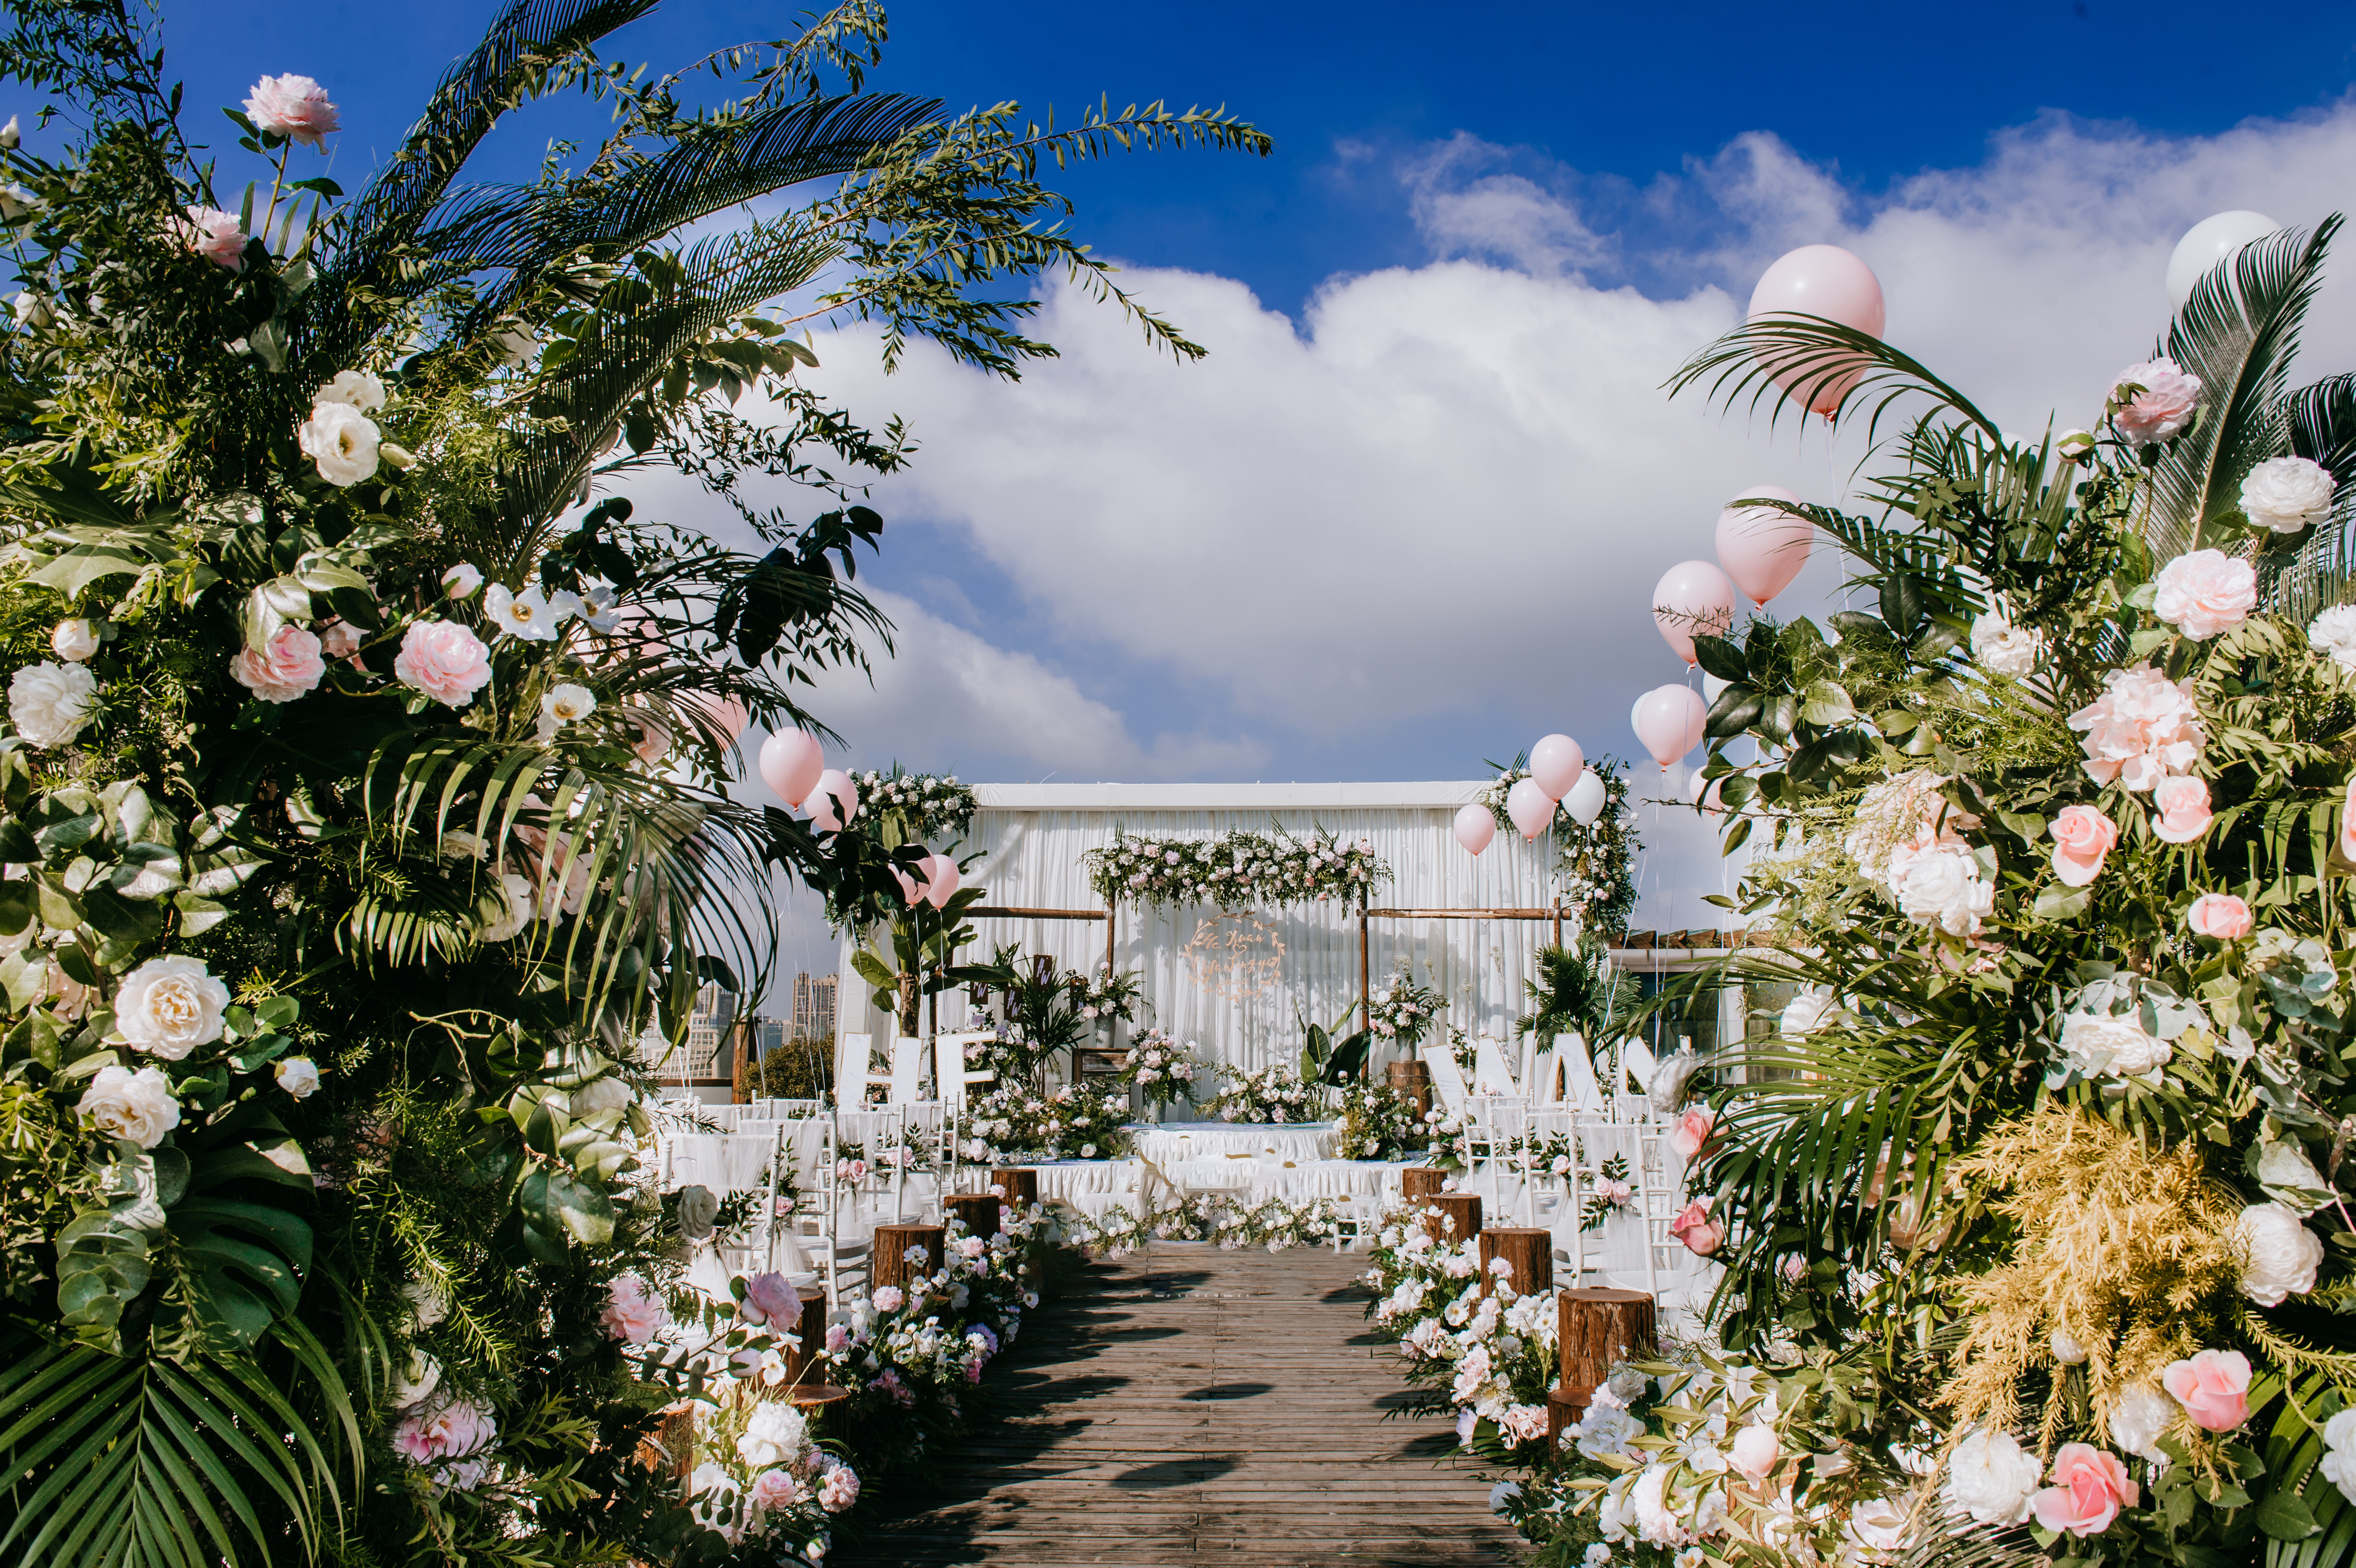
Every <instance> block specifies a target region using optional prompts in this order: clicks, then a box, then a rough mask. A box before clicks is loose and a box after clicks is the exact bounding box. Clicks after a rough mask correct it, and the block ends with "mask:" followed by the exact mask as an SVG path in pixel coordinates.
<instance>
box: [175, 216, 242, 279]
mask: <svg viewBox="0 0 2356 1568" xmlns="http://www.w3.org/2000/svg"><path fill="white" fill-rule="evenodd" d="M179 236H180V243H181V244H183V245H186V246H187V248H188V249H189V250H191V251H195V252H196V253H197V254H198V255H199V256H202V257H203V258H204V259H205V260H206V261H210V262H212V263H213V264H214V265H216V266H221V267H226V268H228V269H229V270H230V272H243V271H244V270H245V242H246V240H248V239H249V238H250V236H249V235H247V233H246V232H245V230H244V229H240V228H239V227H238V226H237V219H236V217H235V216H234V215H233V214H230V213H227V212H223V211H221V210H220V208H213V207H192V208H188V215H187V217H186V218H185V219H181V220H180V224H179Z"/></svg>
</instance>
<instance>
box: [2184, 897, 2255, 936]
mask: <svg viewBox="0 0 2356 1568" xmlns="http://www.w3.org/2000/svg"><path fill="white" fill-rule="evenodd" d="M2184 923H2185V924H2186V925H2187V926H2188V927H2190V929H2191V932H2192V934H2193V935H2195V936H2213V937H2216V938H2218V939H2219V940H2221V941H2224V942H2239V941H2240V940H2241V939H2242V938H2244V937H2245V936H2247V935H2249V934H2250V924H2251V922H2250V906H2249V905H2248V904H2245V903H2244V902H2243V901H2241V900H2240V899H2237V898H2235V897H2234V896H2233V894H2231V893H2202V894H2201V896H2200V897H2199V898H2197V899H2194V900H2193V901H2192V907H2191V908H2190V909H2189V910H2186V911H2185V912H2184Z"/></svg>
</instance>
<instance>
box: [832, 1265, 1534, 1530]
mask: <svg viewBox="0 0 2356 1568" xmlns="http://www.w3.org/2000/svg"><path fill="white" fill-rule="evenodd" d="M1363 1266H1364V1265H1363V1264H1362V1263H1361V1262H1360V1261H1359V1260H1358V1259H1357V1258H1356V1257H1355V1256H1353V1255H1352V1254H1350V1253H1333V1252H1330V1251H1327V1250H1325V1249H1323V1248H1310V1247H1300V1248H1294V1249H1292V1250H1290V1251H1287V1252H1283V1253H1268V1252H1265V1251H1258V1252H1235V1253H1222V1252H1218V1251H1215V1250H1211V1249H1205V1248H1175V1247H1169V1246H1166V1245H1165V1246H1162V1247H1160V1248H1157V1249H1155V1251H1154V1252H1153V1253H1151V1255H1150V1256H1145V1257H1134V1256H1133V1257H1130V1258H1127V1259H1124V1260H1122V1261H1121V1262H1120V1263H1118V1264H1096V1265H1093V1266H1092V1267H1091V1268H1090V1269H1089V1270H1088V1272H1087V1276H1086V1278H1085V1280H1084V1282H1083V1283H1082V1284H1081V1285H1079V1287H1078V1288H1077V1289H1076V1291H1075V1292H1074V1293H1073V1294H1071V1295H1069V1296H1066V1297H1065V1299H1064V1300H1062V1301H1061V1302H1058V1303H1053V1304H1050V1305H1049V1306H1048V1307H1045V1308H1044V1309H1043V1310H1042V1311H1041V1312H1040V1313H1038V1314H1037V1315H1035V1317H1034V1318H1033V1321H1032V1322H1031V1323H1029V1324H1027V1325H1026V1326H1025V1327H1024V1330H1023V1336H1022V1338H1021V1339H1018V1340H1017V1341H1016V1342H1015V1346H1014V1348H1013V1349H1011V1350H1010V1351H1009V1352H1008V1353H1007V1355H1006V1356H1005V1357H1004V1358H1003V1359H1002V1360H1001V1361H1000V1362H999V1364H997V1365H996V1366H993V1367H992V1368H991V1374H990V1381H991V1384H992V1385H993V1386H995V1387H996V1388H997V1389H998V1390H999V1392H1000V1397H1001V1401H1002V1404H1001V1409H1002V1410H1003V1411H1004V1419H1003V1420H1001V1421H1000V1422H998V1423H995V1424H991V1425H990V1426H987V1427H985V1428H984V1429H983V1430H982V1431H980V1433H978V1434H977V1435H975V1437H974V1439H973V1440H972V1441H970V1442H969V1443H967V1444H965V1445H961V1446H958V1447H957V1448H955V1449H953V1450H951V1451H950V1452H948V1453H946V1454H944V1455H942V1456H940V1459H939V1461H938V1463H937V1465H935V1466H934V1467H932V1468H931V1470H930V1471H929V1472H928V1478H929V1479H930V1480H932V1481H933V1482H934V1483H935V1484H936V1485H937V1488H938V1490H937V1492H935V1493H934V1494H933V1495H931V1496H929V1497H926V1496H913V1497H910V1496H907V1495H906V1493H905V1489H904V1491H903V1496H904V1497H905V1499H906V1500H905V1504H904V1507H905V1509H906V1511H905V1512H903V1513H900V1514H899V1515H897V1516H896V1517H890V1518H886V1519H884V1520H881V1521H879V1522H876V1523H873V1524H871V1525H869V1526H868V1527H867V1528H866V1529H865V1530H864V1531H862V1538H861V1539H856V1540H854V1539H851V1537H850V1536H849V1533H848V1532H844V1534H843V1535H842V1536H841V1537H840V1538H839V1539H838V1541H837V1545H836V1551H835V1554H834V1556H833V1557H832V1558H831V1559H830V1561H831V1562H833V1563H837V1564H841V1565H843V1568H850V1565H852V1564H860V1565H870V1568H883V1565H885V1564H903V1563H905V1564H917V1565H923V1564H948V1563H1024V1564H1031V1563H1039V1564H1049V1563H1119V1564H1122V1565H1124V1568H1157V1565H1160V1564H1165V1563H1166V1564H1180V1563H1185V1564H1195V1563H1206V1562H1215V1563H1222V1564H1231V1565H1233V1568H1323V1565H1326V1564H1344V1563H1346V1564H1352V1565H1355V1568H1368V1565H1376V1564H1398V1565H1400V1568H1408V1565H1413V1568H1453V1565H1468V1568H1469V1565H1472V1564H1484V1565H1489V1564H1499V1563H1515V1562H1518V1561H1521V1560H1522V1559H1523V1558H1524V1557H1525V1555H1526V1548H1525V1546H1524V1544H1523V1542H1522V1541H1521V1539H1520V1538H1519V1537H1518V1536H1517V1535H1515V1533H1514V1531H1513V1530H1512V1528H1511V1527H1510V1526H1508V1525H1506V1524H1505V1523H1504V1522H1503V1521H1502V1520H1497V1519H1495V1518H1494V1517H1493V1516H1492V1515H1491V1514H1490V1512H1489V1508H1488V1488H1487V1484H1486V1483H1485V1482H1484V1481H1483V1480H1482V1479H1480V1478H1479V1477H1478V1476H1477V1475H1476V1474H1475V1473H1474V1471H1473V1470H1472V1467H1469V1466H1466V1465H1464V1464H1462V1462H1460V1461H1458V1460H1456V1459H1454V1458H1451V1453H1452V1451H1453V1449H1454V1447H1455V1442H1456V1435H1455V1432H1454V1430H1453V1429H1452V1428H1451V1427H1450V1426H1447V1425H1444V1424H1441V1423H1440V1421H1439V1420H1438V1419H1437V1418H1436V1417H1425V1418H1421V1419H1415V1420H1409V1419H1393V1420H1388V1421H1386V1420H1385V1419H1383V1417H1384V1413H1385V1412H1387V1411H1388V1410H1390V1409H1392V1408H1394V1407H1395V1406H1397V1405H1398V1403H1399V1402H1400V1394H1401V1389H1402V1386H1403V1385H1402V1384H1401V1383H1400V1381H1399V1379H1398V1372H1397V1370H1396V1368H1395V1366H1394V1364H1393V1362H1392V1360H1391V1356H1390V1352H1389V1350H1388V1349H1387V1348H1384V1347H1379V1346H1376V1344H1375V1341H1374V1340H1373V1339H1371V1338H1370V1337H1369V1336H1368V1335H1367V1334H1366V1332H1365V1327H1366V1325H1365V1320H1364V1318H1363V1317H1361V1313H1362V1312H1363V1310H1364V1306H1365V1293H1364V1291H1363V1290H1362V1289H1360V1288H1359V1287H1358V1285H1356V1283H1355V1281H1356V1276H1357V1275H1358V1273H1359V1272H1360V1270H1361V1269H1362V1268H1363ZM896 1484H897V1485H898V1486H899V1487H901V1488H906V1486H907V1482H906V1481H905V1479H903V1480H901V1481H899V1482H898V1483H896Z"/></svg>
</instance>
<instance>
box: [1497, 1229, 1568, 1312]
mask: <svg viewBox="0 0 2356 1568" xmlns="http://www.w3.org/2000/svg"><path fill="white" fill-rule="evenodd" d="M1496 1258H1504V1259H1505V1261H1506V1262H1507V1263H1508V1264H1512V1265H1513V1270H1514V1272H1513V1273H1512V1274H1509V1275H1506V1276H1505V1277H1506V1279H1507V1280H1508V1281H1510V1282H1511V1283H1512V1285H1513V1287H1514V1294H1515V1295H1516V1296H1537V1295H1541V1294H1543V1293H1544V1292H1547V1291H1549V1290H1552V1289H1553V1288H1554V1232H1551V1231H1539V1230H1529V1229H1526V1228H1524V1227H1522V1226H1519V1225H1493V1226H1491V1227H1490V1228H1489V1229H1487V1230H1485V1231H1483V1232H1481V1294H1482V1295H1483V1296H1486V1295H1488V1294H1489V1284H1490V1282H1491V1281H1492V1280H1494V1279H1495V1278H1496V1277H1497V1276H1496V1275H1494V1274H1491V1273H1490V1272H1489V1264H1490V1263H1491V1261H1492V1260H1494V1259H1496Z"/></svg>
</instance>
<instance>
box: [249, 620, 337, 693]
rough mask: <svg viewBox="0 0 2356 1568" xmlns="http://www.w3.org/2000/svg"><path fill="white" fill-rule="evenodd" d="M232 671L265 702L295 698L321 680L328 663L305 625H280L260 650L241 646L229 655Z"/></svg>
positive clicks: (316, 639)
mask: <svg viewBox="0 0 2356 1568" xmlns="http://www.w3.org/2000/svg"><path fill="white" fill-rule="evenodd" d="M229 673H230V675H231V676H233V677H235V678H236V680H237V683H238V684H239V685H240V686H242V687H244V688H246V689H247V690H249V691H251V692H252V693H253V695H254V696H256V697H258V698H260V699H262V701H264V702H292V701H294V700H295V699H296V698H298V697H300V696H302V695H303V694H304V693H305V692H307V691H309V690H310V689H311V688H314V687H316V686H317V685H318V684H319V680H320V677H323V676H325V675H326V674H327V666H326V665H325V664H323V663H321V662H320V659H319V639H318V638H317V637H316V635H313V634H312V632H311V631H310V630H309V628H307V627H304V626H281V627H279V628H278V630H276V631H275V632H273V633H272V634H271V635H270V645H269V646H267V647H265V648H264V649H262V651H261V652H260V653H256V652H254V651H253V650H252V648H240V649H239V650H238V651H237V652H236V653H234V654H232V655H230V661H229Z"/></svg>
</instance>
